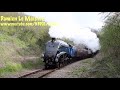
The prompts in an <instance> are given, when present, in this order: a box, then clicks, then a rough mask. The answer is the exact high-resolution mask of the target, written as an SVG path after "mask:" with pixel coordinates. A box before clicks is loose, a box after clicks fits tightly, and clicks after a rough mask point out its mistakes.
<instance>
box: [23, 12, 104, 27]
mask: <svg viewBox="0 0 120 90" xmlns="http://www.w3.org/2000/svg"><path fill="white" fill-rule="evenodd" d="M25 14H27V15H31V16H36V17H44V18H45V20H46V21H47V22H56V23H60V24H63V25H67V24H68V25H73V24H74V25H78V26H80V27H83V28H86V27H90V28H95V29H98V28H101V27H102V25H103V18H102V16H101V14H100V12H25Z"/></svg>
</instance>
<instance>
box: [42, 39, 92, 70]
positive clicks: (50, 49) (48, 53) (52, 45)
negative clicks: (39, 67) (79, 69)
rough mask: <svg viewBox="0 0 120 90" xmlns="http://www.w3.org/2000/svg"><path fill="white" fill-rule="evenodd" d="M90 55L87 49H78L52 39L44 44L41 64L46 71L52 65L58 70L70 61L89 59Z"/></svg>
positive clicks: (90, 52)
mask: <svg viewBox="0 0 120 90" xmlns="http://www.w3.org/2000/svg"><path fill="white" fill-rule="evenodd" d="M92 55H93V53H92V51H91V50H89V49H88V48H85V49H79V48H77V47H76V46H72V45H70V44H68V43H66V42H64V41H62V40H56V39H55V38H52V40H50V41H48V42H47V43H46V45H45V53H44V54H42V57H43V62H44V63H45V68H46V69H47V68H48V67H49V66H53V65H54V66H56V67H57V68H60V67H61V66H62V65H65V64H67V63H68V62H70V60H72V59H77V58H79V59H83V58H87V57H91V56H92Z"/></svg>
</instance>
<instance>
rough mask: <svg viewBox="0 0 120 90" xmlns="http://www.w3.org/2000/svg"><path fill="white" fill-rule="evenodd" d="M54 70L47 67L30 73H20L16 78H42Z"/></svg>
mask: <svg viewBox="0 0 120 90" xmlns="http://www.w3.org/2000/svg"><path fill="white" fill-rule="evenodd" d="M55 70H56V69H49V70H45V69H40V70H36V71H33V72H31V73H28V74H25V75H22V76H20V77H18V78H43V77H44V76H47V75H49V74H50V73H52V72H54V71H55Z"/></svg>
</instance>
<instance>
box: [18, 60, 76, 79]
mask: <svg viewBox="0 0 120 90" xmlns="http://www.w3.org/2000/svg"><path fill="white" fill-rule="evenodd" d="M76 61H77V60H71V62H69V63H68V64H67V65H69V64H71V63H73V62H76ZM65 66H66V65H65ZM63 67H64V66H62V67H61V68H55V69H48V70H45V69H39V70H36V71H33V72H31V73H28V74H25V75H22V76H20V77H18V78H43V77H45V76H47V75H49V74H51V73H52V72H54V71H56V70H58V69H62V68H63Z"/></svg>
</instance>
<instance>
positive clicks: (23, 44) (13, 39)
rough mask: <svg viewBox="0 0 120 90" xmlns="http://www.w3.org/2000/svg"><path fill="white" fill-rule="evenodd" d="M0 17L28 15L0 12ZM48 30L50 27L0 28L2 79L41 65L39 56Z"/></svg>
mask: <svg viewBox="0 0 120 90" xmlns="http://www.w3.org/2000/svg"><path fill="white" fill-rule="evenodd" d="M0 16H7V17H10V16H14V17H18V16H23V17H24V16H28V15H25V14H24V13H20V12H19V13H18V12H0ZM1 22H3V21H0V23H1ZM6 22H7V21H6ZM6 22H5V23H6ZM9 22H12V23H17V22H18V21H9ZM23 22H25V21H23ZM39 22H45V21H39ZM7 23H8V22H7ZM45 23H47V22H45ZM49 28H50V26H0V77H4V75H6V73H7V74H9V73H10V74H11V72H12V73H14V72H19V71H21V70H23V69H34V68H37V67H40V66H41V65H43V63H42V61H41V58H40V55H41V53H42V51H43V49H44V44H45V42H46V41H48V40H49V39H50V36H49V34H48V31H49ZM26 57H27V58H26ZM33 57H34V58H33Z"/></svg>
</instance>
